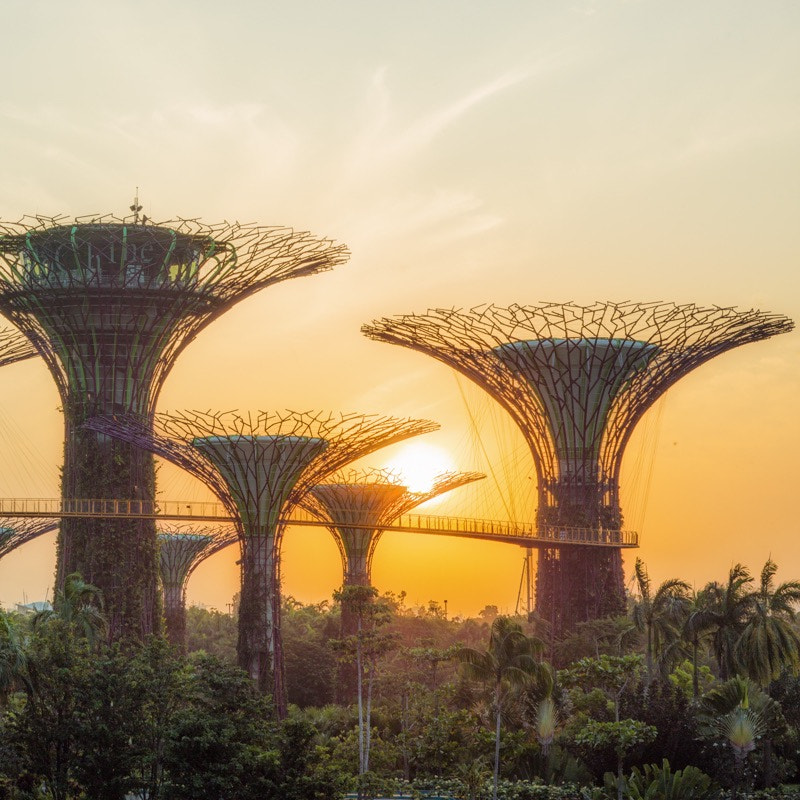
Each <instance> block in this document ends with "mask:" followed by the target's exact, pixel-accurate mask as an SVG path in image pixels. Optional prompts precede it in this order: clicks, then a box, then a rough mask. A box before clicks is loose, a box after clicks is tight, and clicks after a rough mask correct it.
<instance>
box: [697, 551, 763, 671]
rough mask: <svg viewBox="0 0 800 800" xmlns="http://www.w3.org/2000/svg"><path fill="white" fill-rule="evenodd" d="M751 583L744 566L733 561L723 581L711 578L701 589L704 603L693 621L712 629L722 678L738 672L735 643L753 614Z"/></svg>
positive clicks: (713, 642) (749, 575)
mask: <svg viewBox="0 0 800 800" xmlns="http://www.w3.org/2000/svg"><path fill="white" fill-rule="evenodd" d="M752 582H753V576H752V575H751V574H750V571H749V570H748V569H747V567H745V566H743V565H742V564H736V565H735V566H734V567H731V570H730V572H729V573H728V581H727V583H726V584H724V585H723V584H720V583H717V582H716V581H713V582H712V583H709V584H707V585H706V586H705V588H704V589H703V592H704V595H705V600H706V605H705V609H704V610H703V611H702V613H701V614H700V615H699V616H698V617H697V619H696V621H695V624H696V626H697V627H698V629H706V630H708V631H710V632H711V643H712V647H713V649H714V656H715V658H716V660H717V667H718V670H719V678H720V679H721V680H723V681H725V680H728V678H730V677H731V676H733V675H735V674H736V673H737V671H738V663H737V660H736V655H737V643H738V641H739V637H740V636H741V635H742V631H743V630H744V628H745V625H746V624H747V620H748V619H749V617H750V614H751V613H752V608H753V592H752V591H751V590H750V588H749V587H750V584H751V583H752Z"/></svg>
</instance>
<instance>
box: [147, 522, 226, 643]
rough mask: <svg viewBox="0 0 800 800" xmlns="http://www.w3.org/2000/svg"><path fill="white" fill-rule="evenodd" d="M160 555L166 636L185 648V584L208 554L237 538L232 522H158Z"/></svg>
mask: <svg viewBox="0 0 800 800" xmlns="http://www.w3.org/2000/svg"><path fill="white" fill-rule="evenodd" d="M157 538H158V555H159V570H160V573H161V587H162V589H163V592H164V622H165V632H166V634H167V639H168V640H169V641H170V643H171V644H173V645H175V647H177V648H178V649H179V650H180V651H181V652H184V653H185V652H186V584H187V583H188V582H189V578H190V577H191V575H192V573H193V572H194V571H195V570H196V569H197V567H199V566H200V564H202V563H203V561H205V560H206V559H207V558H210V557H211V556H213V555H214V554H215V553H218V552H219V551H220V550H223V549H224V548H226V547H228V546H230V545H232V544H233V543H234V542H236V541H238V539H239V533H238V531H237V530H236V528H235V527H234V526H233V525H229V526H227V527H224V528H221V529H218V530H204V531H198V530H196V529H192V528H189V527H187V526H185V525H181V524H178V523H174V524H171V525H165V524H163V523H160V524H159V526H158V533H157Z"/></svg>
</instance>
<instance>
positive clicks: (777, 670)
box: [735, 559, 800, 686]
mask: <svg viewBox="0 0 800 800" xmlns="http://www.w3.org/2000/svg"><path fill="white" fill-rule="evenodd" d="M777 569H778V567H777V566H776V564H775V562H774V561H773V560H772V559H768V560H767V563H766V564H764V568H763V569H762V570H761V580H760V583H759V586H758V589H756V591H755V592H753V593H752V595H751V613H750V616H749V618H748V619H747V621H746V622H745V625H744V628H743V629H742V631H741V634H740V635H739V639H738V641H737V642H736V648H735V658H736V662H737V664H738V665H739V667H740V669H741V671H742V672H744V673H745V674H746V675H747V676H748V677H749V678H750V679H751V680H753V681H755V682H756V683H758V684H760V685H761V686H766V685H767V684H769V683H770V681H773V680H776V679H777V678H779V677H780V675H781V672H783V670H784V669H786V668H790V669H792V670H794V671H795V672H796V671H797V669H798V666H800V635H798V632H797V630H796V629H795V627H793V625H792V622H793V621H794V619H795V609H794V606H795V605H797V603H798V602H800V581H790V582H788V583H782V584H780V585H779V586H777V587H776V586H775V581H774V578H775V573H776V572H777Z"/></svg>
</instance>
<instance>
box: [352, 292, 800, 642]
mask: <svg viewBox="0 0 800 800" xmlns="http://www.w3.org/2000/svg"><path fill="white" fill-rule="evenodd" d="M792 328H793V323H792V321H791V320H789V319H788V318H787V317H784V316H781V315H776V314H767V313H763V312H761V311H756V310H750V311H742V310H737V309H734V308H721V307H709V308H704V307H700V306H696V305H677V304H674V303H659V302H653V303H633V302H625V303H602V302H598V303H594V304H592V305H589V306H580V305H576V304H574V303H542V304H540V305H533V306H521V305H513V306H510V307H508V308H502V307H497V306H494V305H485V306H478V307H476V308H473V309H470V310H462V309H432V310H429V311H428V312H426V313H425V314H421V315H413V314H412V315H405V316H398V317H389V318H383V319H380V320H376V321H373V322H372V323H369V324H367V325H364V326H363V328H362V331H363V332H364V333H365V334H366V335H367V336H368V337H369V338H371V339H374V340H376V341H381V342H388V343H390V344H397V345H402V346H404V347H409V348H411V349H413V350H418V351H419V352H422V353H425V354H427V355H430V356H433V357H434V358H436V359H438V360H439V361H442V362H444V363H445V364H447V365H449V366H450V367H452V368H453V369H456V370H457V371H459V372H461V373H462V374H464V375H466V376H467V377H468V378H470V379H471V380H473V381H474V382H475V383H477V384H478V385H479V386H481V387H482V388H483V389H484V390H485V391H487V392H488V393H489V394H490V395H491V396H492V397H493V398H494V399H495V400H496V401H497V402H498V403H500V405H501V406H502V407H503V408H504V409H505V410H506V411H507V412H508V413H509V415H510V416H511V417H512V419H513V420H514V421H515V422H516V424H517V425H518V426H519V428H520V430H521V431H522V434H523V436H524V437H525V439H526V441H527V443H528V445H529V447H530V450H531V453H532V455H533V460H534V463H535V467H536V471H537V477H538V504H539V508H538V512H537V524H538V526H540V527H541V528H550V529H553V528H555V529H557V528H558V527H559V526H576V525H577V526H579V527H586V528H591V529H594V530H596V531H597V532H598V535H600V536H602V535H603V532H604V531H606V530H615V529H619V528H620V526H621V524H622V512H621V509H620V505H619V473H620V468H621V463H622V457H623V454H624V450H625V445H626V444H627V442H628V440H629V438H630V436H631V434H632V432H633V429H634V427H635V425H636V423H637V422H638V421H639V420H640V419H641V417H642V415H643V414H644V413H645V411H647V409H648V408H650V406H651V405H652V404H653V403H654V402H655V401H656V400H657V399H658V398H659V397H660V396H661V395H662V394H663V393H664V392H665V391H666V390H667V389H668V388H669V387H670V386H672V385H673V384H674V383H675V382H676V381H677V380H678V379H679V378H681V377H682V376H684V375H686V374H687V373H688V372H690V371H691V370H693V369H694V368H695V367H697V366H699V365H700V364H702V363H704V362H706V361H708V360H709V359H711V358H713V357H714V356H716V355H719V354H720V353H723V352H725V351H727V350H730V349H732V348H734V347H738V346H740V345H743V344H748V343H750V342H755V341H759V340H761V339H766V338H768V337H770V336H774V335H776V334H779V333H785V332H787V331H790V330H791V329H792ZM624 602H625V595H624V579H623V573H622V555H621V550H618V549H616V548H603V549H599V548H598V549H591V548H588V547H585V546H584V547H582V546H580V545H569V546H564V547H546V548H542V549H540V551H539V568H538V572H537V592H536V603H537V610H538V611H539V612H540V614H542V615H543V616H544V617H545V618H547V619H548V620H550V622H551V623H552V625H553V630H554V633H555V634H557V633H559V632H561V631H564V630H568V629H570V628H571V627H572V626H573V625H574V624H575V623H577V622H579V621H582V620H586V619H592V618H596V617H600V616H605V615H607V614H614V613H621V612H622V611H624Z"/></svg>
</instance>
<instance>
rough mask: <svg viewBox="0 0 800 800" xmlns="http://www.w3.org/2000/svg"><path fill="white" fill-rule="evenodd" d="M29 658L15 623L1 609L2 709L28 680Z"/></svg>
mask: <svg viewBox="0 0 800 800" xmlns="http://www.w3.org/2000/svg"><path fill="white" fill-rule="evenodd" d="M26 667H27V656H26V653H25V648H24V647H23V645H22V642H21V641H20V637H19V633H18V631H17V626H16V625H15V624H14V621H13V620H12V619H11V618H10V617H9V616H8V615H7V614H6V613H5V612H4V611H3V610H2V609H0V708H2V707H3V706H4V705H5V704H6V701H7V700H8V695H9V693H10V692H12V691H13V690H14V689H16V688H17V687H18V686H19V685H20V682H21V681H24V680H25V678H26Z"/></svg>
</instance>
